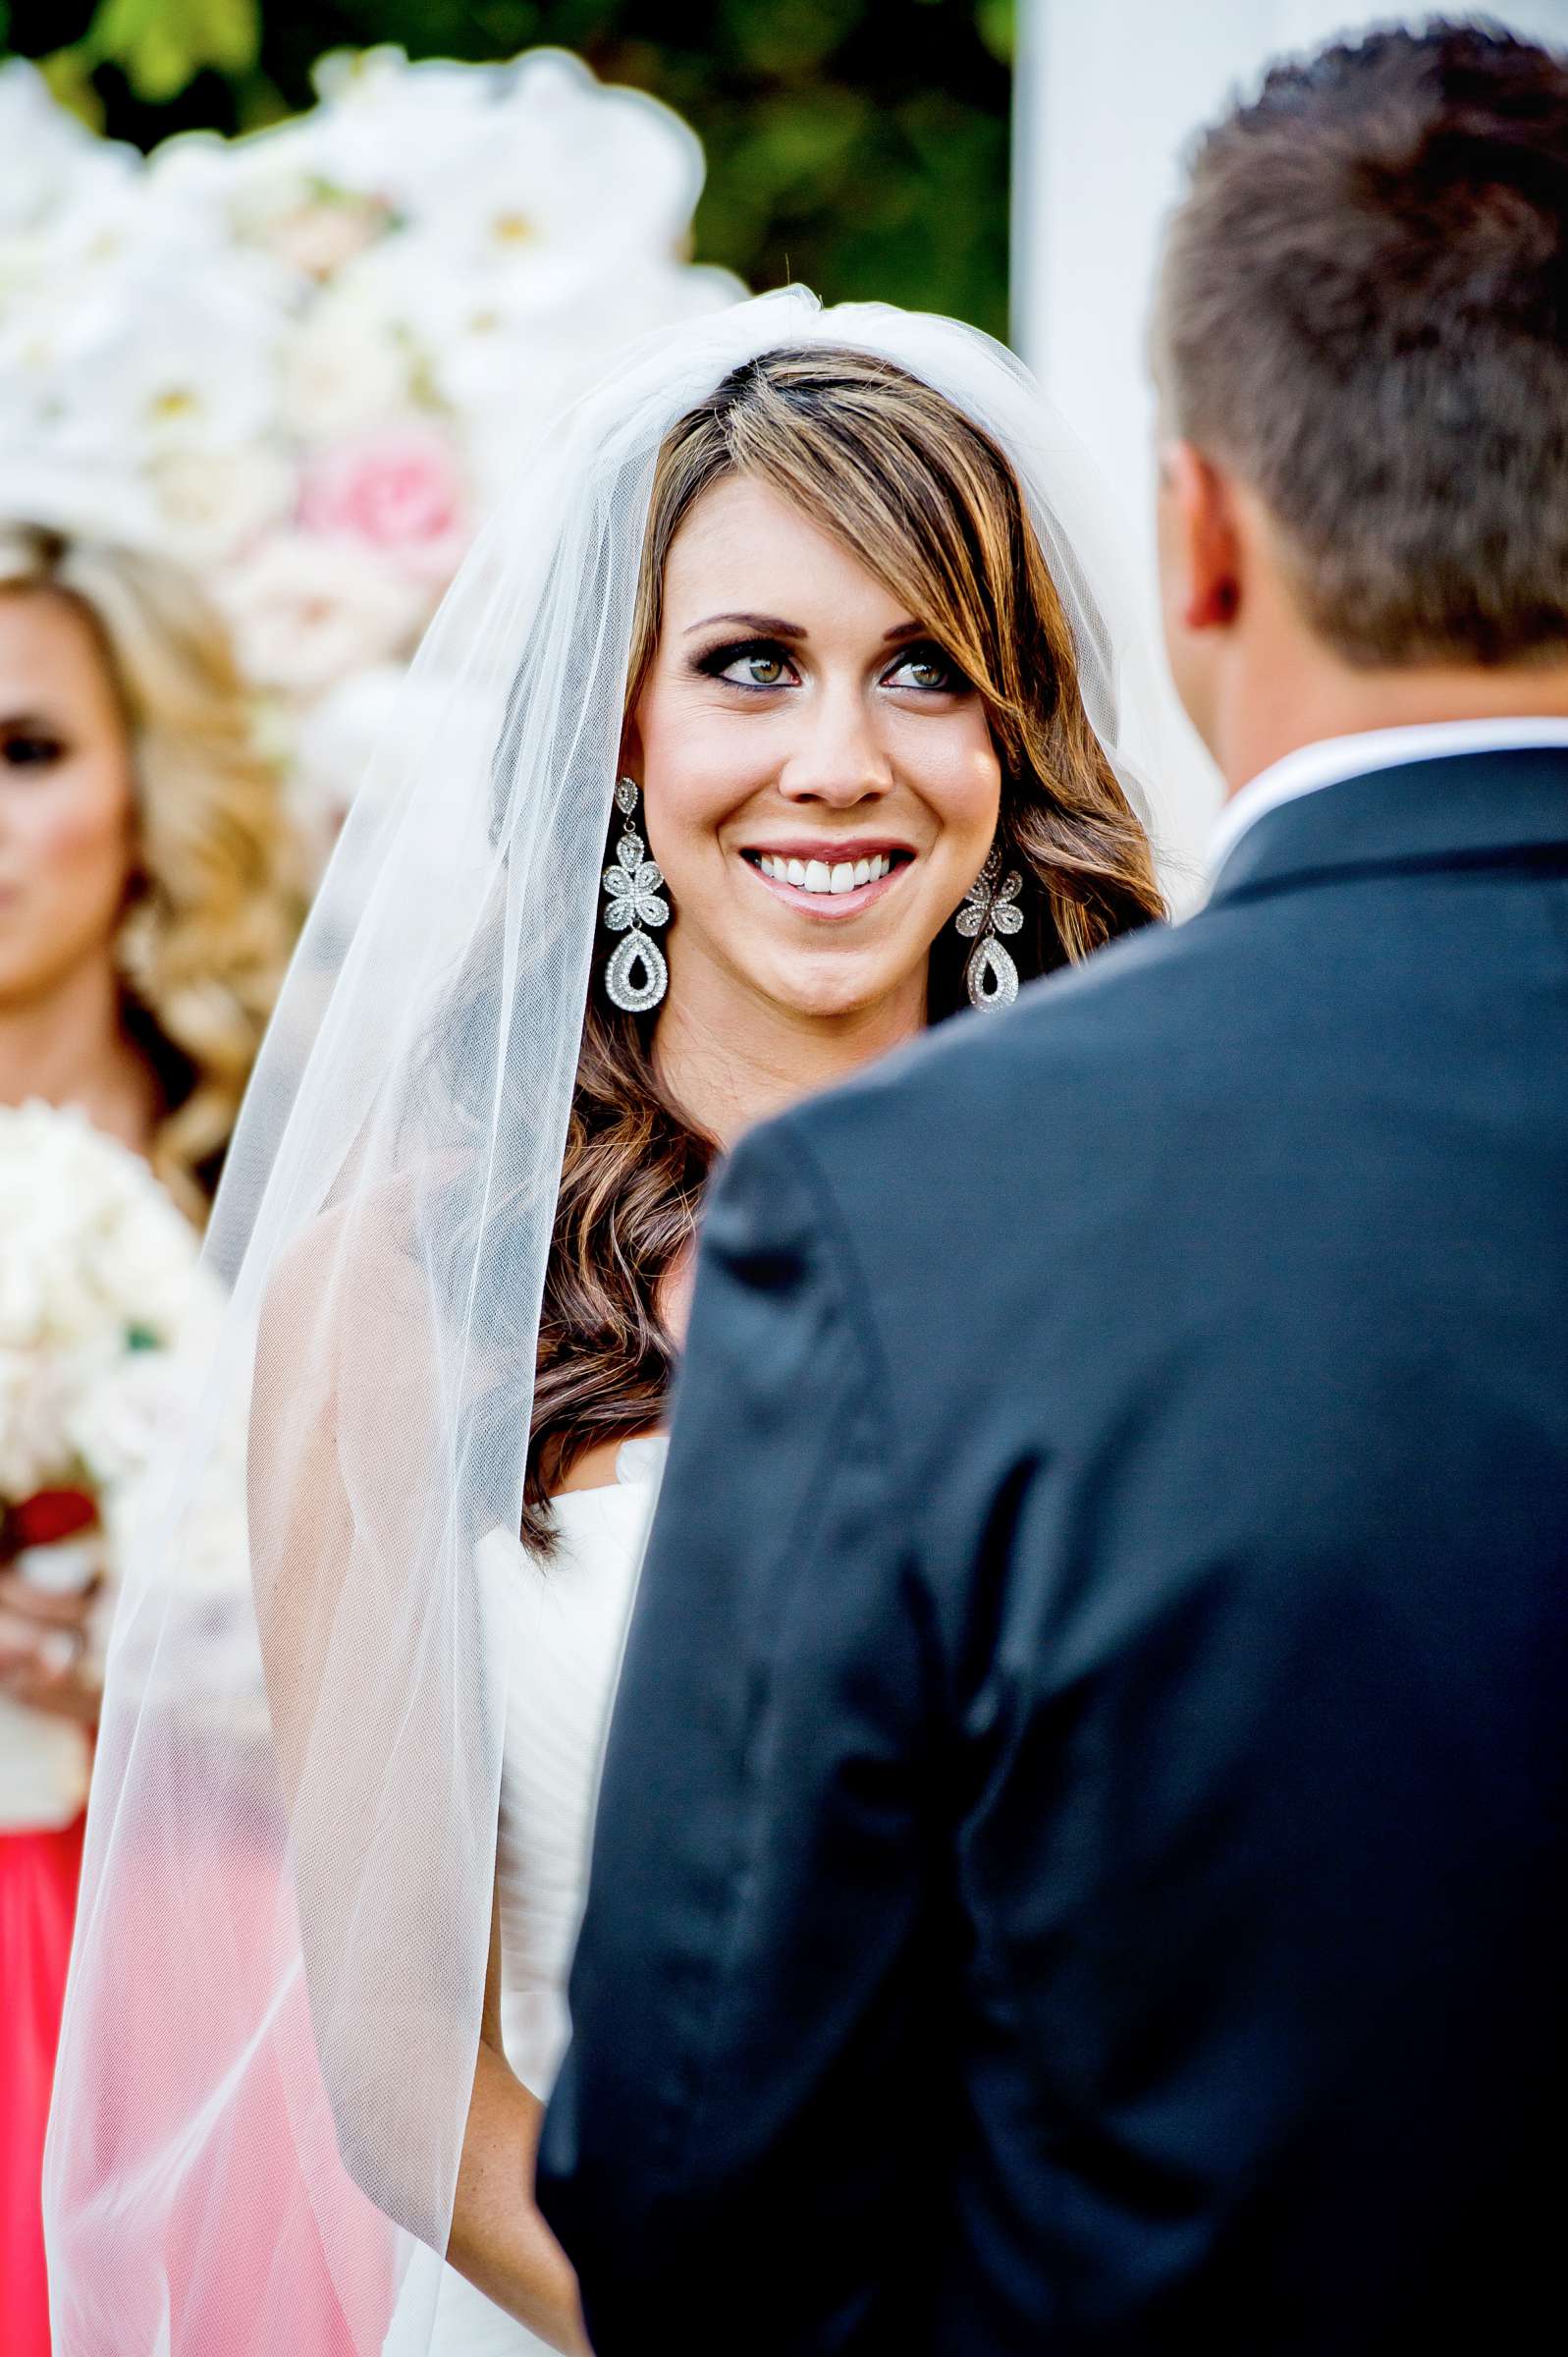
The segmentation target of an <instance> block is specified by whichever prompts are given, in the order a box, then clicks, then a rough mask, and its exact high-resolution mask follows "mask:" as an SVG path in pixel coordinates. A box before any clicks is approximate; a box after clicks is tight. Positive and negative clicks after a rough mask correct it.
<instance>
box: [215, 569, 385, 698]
mask: <svg viewBox="0 0 1568 2357" xmlns="http://www.w3.org/2000/svg"><path fill="white" fill-rule="evenodd" d="M214 587H215V588H216V590H217V592H218V595H219V596H220V598H221V599H222V602H223V605H224V608H225V610H226V612H227V613H228V615H229V618H230V621H231V622H232V624H233V626H234V630H235V634H236V638H237V641H238V643H239V647H240V654H241V660H242V661H243V664H244V665H245V668H246V669H247V671H248V672H249V674H250V677H251V678H252V679H254V680H257V681H259V682H260V683H261V685H264V686H273V687H280V688H283V689H286V690H287V691H288V692H290V693H291V694H297V695H315V694H319V693H320V691H321V690H322V689H323V688H325V687H328V686H330V685H332V684H333V683H334V682H335V681H338V680H342V679H346V678H348V677H349V676H350V675H351V673H353V672H356V671H362V670H364V669H365V668H366V667H367V666H368V665H370V664H372V663H383V662H385V661H386V660H387V659H388V657H389V656H392V655H396V654H400V653H403V652H405V651H406V649H407V648H408V647H409V645H410V644H411V642H412V640H413V639H414V637H415V636H416V635H417V633H418V631H419V629H420V627H421V625H422V624H423V622H424V620H425V618H426V612H427V606H428V594H427V592H426V591H425V590H424V589H422V588H421V587H420V586H419V584H418V583H416V582H413V581H411V580H409V579H407V578H406V577H404V576H400V575H398V574H397V573H395V572H394V571H393V569H392V568H391V567H390V566H389V565H386V564H384V563H381V562H378V561H375V560H373V559H372V558H371V557H369V556H367V555H366V554H365V552H364V551H363V550H362V549H361V548H360V547H359V546H358V545H357V544H356V543H354V542H352V541H348V540H327V539H321V538H318V537H316V536H314V535H313V534H311V533H308V532H299V531H290V532H280V533H278V534H277V535H276V536H275V537H274V538H273V539H271V540H269V541H267V542H266V543H264V545H263V546H262V547H261V548H259V549H258V550H257V551H256V553H255V554H254V556H252V557H250V558H248V559H247V560H246V561H245V562H244V563H243V565H240V566H236V567H235V568H234V569H233V570H232V571H231V572H229V573H227V574H226V575H223V576H220V577H219V578H218V580H217V581H216V582H215V583H214Z"/></svg>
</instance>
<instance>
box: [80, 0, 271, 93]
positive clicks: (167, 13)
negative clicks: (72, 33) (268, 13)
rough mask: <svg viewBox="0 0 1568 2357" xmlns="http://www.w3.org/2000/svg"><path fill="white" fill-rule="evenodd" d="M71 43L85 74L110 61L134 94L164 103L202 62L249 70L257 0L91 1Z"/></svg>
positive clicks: (257, 38)
mask: <svg viewBox="0 0 1568 2357" xmlns="http://www.w3.org/2000/svg"><path fill="white" fill-rule="evenodd" d="M76 46H77V51H78V55H79V57H80V59H81V64H82V66H83V67H84V69H85V70H86V72H87V73H88V74H89V76H90V73H91V71H92V69H93V68H94V67H96V66H100V65H114V66H118V67H119V68H120V69H121V71H122V72H123V73H124V75H125V78H126V80H127V82H129V83H130V85H131V88H132V90H133V91H134V92H135V95H136V97H138V98H141V99H144V100H145V101H146V103H147V104H148V105H149V106H165V105H167V104H168V102H169V100H170V99H171V98H178V97H179V95H180V93H181V91H182V90H185V89H188V88H189V85H190V83H191V82H193V81H194V80H195V78H196V76H197V75H198V74H199V73H200V72H201V71H202V69H203V68H204V67H208V66H211V67H213V68H215V69H216V70H217V72H218V73H220V74H225V75H232V76H239V75H243V74H245V73H247V72H248V71H249V69H250V68H251V67H252V66H253V65H254V64H255V62H256V56H257V52H258V50H259V49H260V46H261V19H260V14H259V5H258V0H99V7H98V10H97V13H96V15H95V16H94V17H93V19H92V22H91V24H90V25H89V26H88V27H87V29H86V32H85V33H84V34H83V35H82V38H81V41H80V42H79V43H77V45H76Z"/></svg>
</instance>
